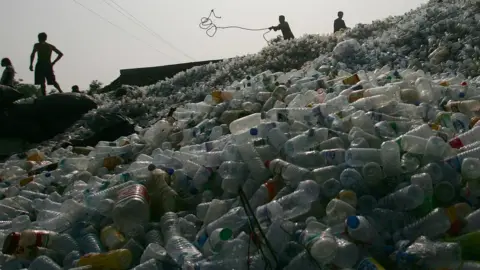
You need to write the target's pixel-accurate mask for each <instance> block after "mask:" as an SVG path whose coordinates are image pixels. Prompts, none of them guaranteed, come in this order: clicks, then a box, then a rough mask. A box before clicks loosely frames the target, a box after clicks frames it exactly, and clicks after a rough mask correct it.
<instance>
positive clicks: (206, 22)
mask: <svg viewBox="0 0 480 270" xmlns="http://www.w3.org/2000/svg"><path fill="white" fill-rule="evenodd" d="M212 15H213V17H215V18H216V19H221V18H222V17H220V16H217V14H215V11H214V10H213V9H212V10H211V11H210V14H209V15H208V17H202V19H201V20H200V24H199V25H198V26H199V27H200V29H202V30H205V33H206V34H207V36H209V37H214V36H215V34H216V33H217V31H218V29H241V30H246V31H266V30H267V31H266V32H265V33H263V39H265V41H266V42H267V43H270V42H269V41H268V40H267V38H266V37H265V35H266V34H268V33H270V31H272V30H271V29H270V28H247V27H242V26H236V25H229V26H217V25H216V24H215V23H214V22H213V20H212V19H211V17H212ZM212 29H213V31H212Z"/></svg>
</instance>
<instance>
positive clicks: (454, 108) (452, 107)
mask: <svg viewBox="0 0 480 270" xmlns="http://www.w3.org/2000/svg"><path fill="white" fill-rule="evenodd" d="M458 105H459V103H457V102H453V103H450V110H451V111H452V112H456V113H457V112H460V109H459V108H458Z"/></svg>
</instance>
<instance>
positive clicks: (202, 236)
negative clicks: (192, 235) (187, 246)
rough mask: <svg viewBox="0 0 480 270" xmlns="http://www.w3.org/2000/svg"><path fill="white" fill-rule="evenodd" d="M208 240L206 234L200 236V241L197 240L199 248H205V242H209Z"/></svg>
mask: <svg viewBox="0 0 480 270" xmlns="http://www.w3.org/2000/svg"><path fill="white" fill-rule="evenodd" d="M207 239H208V236H207V235H206V234H202V235H200V237H198V240H197V243H198V246H199V247H203V245H205V242H207Z"/></svg>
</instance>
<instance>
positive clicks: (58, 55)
mask: <svg viewBox="0 0 480 270" xmlns="http://www.w3.org/2000/svg"><path fill="white" fill-rule="evenodd" d="M52 50H53V51H54V52H55V53H56V54H57V58H55V60H53V62H52V66H53V65H55V64H56V63H57V62H58V60H60V59H62V57H63V53H62V52H61V51H60V50H59V49H57V48H56V47H55V46H53V45H52Z"/></svg>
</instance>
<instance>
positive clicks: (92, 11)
mask: <svg viewBox="0 0 480 270" xmlns="http://www.w3.org/2000/svg"><path fill="white" fill-rule="evenodd" d="M73 2H74V3H75V4H77V5H79V6H81V7H83V8H84V9H86V10H88V11H89V12H91V13H93V14H94V15H96V16H97V17H99V18H100V19H102V20H103V21H105V22H107V23H109V24H110V25H112V26H113V27H115V28H117V29H119V30H120V31H122V32H124V33H126V34H127V35H129V36H131V37H133V38H134V39H136V40H137V41H139V42H140V43H143V44H145V45H147V46H149V47H150V48H152V49H154V50H155V51H157V52H158V53H160V54H162V55H164V56H167V57H170V58H173V57H172V56H170V55H168V54H166V53H164V52H162V51H160V50H158V49H157V48H155V47H154V46H152V45H151V44H149V43H147V42H145V41H143V40H142V39H140V38H138V37H137V36H135V35H133V34H131V33H130V32H128V31H127V30H125V29H123V28H122V27H120V26H118V25H116V24H114V23H113V22H111V21H110V20H109V19H107V18H105V17H103V16H102V15H100V14H99V13H97V12H96V11H94V10H93V9H91V8H89V7H87V6H85V5H83V4H81V3H80V2H78V1H77V0H73Z"/></svg>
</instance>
